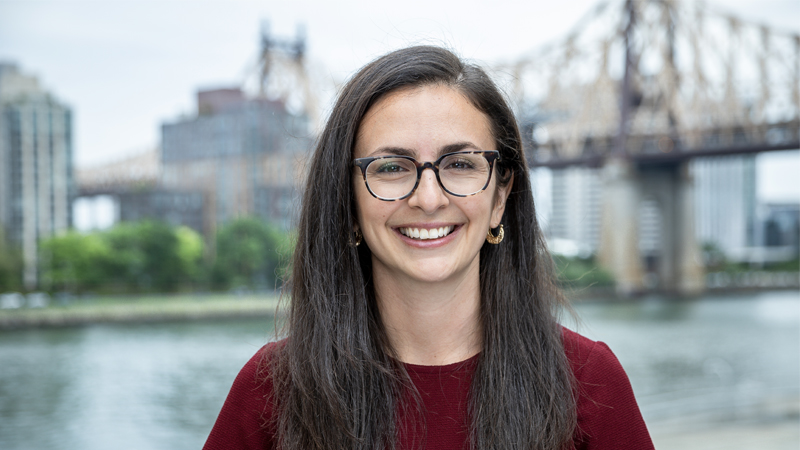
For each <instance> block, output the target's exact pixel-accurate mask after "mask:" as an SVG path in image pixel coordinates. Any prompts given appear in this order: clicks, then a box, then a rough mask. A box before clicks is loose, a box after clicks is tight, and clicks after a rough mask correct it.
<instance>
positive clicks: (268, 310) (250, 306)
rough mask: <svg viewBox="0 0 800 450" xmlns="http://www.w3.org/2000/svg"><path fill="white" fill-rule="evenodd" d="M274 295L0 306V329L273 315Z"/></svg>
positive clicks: (104, 299) (103, 299)
mask: <svg viewBox="0 0 800 450" xmlns="http://www.w3.org/2000/svg"><path fill="white" fill-rule="evenodd" d="M277 312H278V297H277V296H276V295H269V294H266V295H230V294H220V295H202V296H198V295H175V296H167V295H153V296H141V297H98V298H81V299H73V300H71V301H69V302H66V303H51V304H50V305H48V306H46V307H43V308H16V309H0V330H8V329H18V328H33V327H64V326H76V325H86V324H93V323H126V322H171V321H186V320H212V319H214V320H216V319H238V318H255V317H274V316H275V315H276V313H277Z"/></svg>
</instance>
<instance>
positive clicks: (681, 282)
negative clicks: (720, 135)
mask: <svg viewBox="0 0 800 450" xmlns="http://www.w3.org/2000/svg"><path fill="white" fill-rule="evenodd" d="M676 181H677V184H678V186H677V189H676V194H677V205H676V208H675V209H676V211H675V212H676V216H675V219H674V223H675V227H676V228H677V229H678V233H677V236H678V237H679V240H678V242H676V243H675V244H676V245H675V248H676V249H677V252H678V254H677V258H676V263H677V266H678V267H677V269H678V270H677V272H678V273H677V275H678V279H677V280H676V283H675V288H676V289H677V291H678V292H679V293H680V294H683V295H694V294H699V293H701V292H703V291H704V290H705V288H706V282H705V269H704V267H703V264H702V258H703V255H702V253H701V251H700V246H699V245H698V242H697V235H696V234H695V229H694V224H695V220H696V219H695V214H694V178H693V177H692V174H691V172H690V171H689V163H688V162H684V163H682V164H681V165H680V166H679V167H678V173H677V180H676Z"/></svg>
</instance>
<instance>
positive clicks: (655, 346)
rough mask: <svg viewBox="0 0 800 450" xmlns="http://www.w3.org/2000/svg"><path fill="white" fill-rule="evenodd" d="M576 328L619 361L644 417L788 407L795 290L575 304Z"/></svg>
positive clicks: (797, 325)
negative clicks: (578, 320)
mask: <svg viewBox="0 0 800 450" xmlns="http://www.w3.org/2000/svg"><path fill="white" fill-rule="evenodd" d="M577 309H578V311H579V314H580V315H581V318H582V319H583V322H584V326H583V327H580V328H579V329H580V331H581V332H583V333H584V334H586V335H587V336H589V337H592V338H596V339H601V340H603V341H605V342H607V343H608V344H609V345H610V346H611V348H612V349H613V350H614V352H615V353H616V354H617V356H618V357H619V359H620V361H622V363H623V366H625V368H626V370H627V371H628V375H629V376H630V378H631V382H632V384H633V386H634V389H635V391H636V393H637V397H638V399H639V402H640V404H641V406H642V410H643V413H644V415H645V419H646V420H648V422H659V421H675V422H681V424H682V425H684V426H687V427H692V426H695V427H701V426H705V425H707V424H708V422H719V421H728V420H742V419H756V418H757V419H759V420H763V419H768V418H781V417H786V416H787V415H788V416H796V415H797V414H798V408H799V406H798V401H799V400H800V386H799V383H800V381H799V380H800V294H798V293H797V292H792V291H785V292H770V293H758V294H750V295H727V296H716V297H713V296H708V297H705V298H703V299H700V300H675V299H669V298H659V297H653V298H648V299H646V300H644V301H642V302H632V303H611V304H607V303H606V304H596V303H584V304H581V305H578V308H577Z"/></svg>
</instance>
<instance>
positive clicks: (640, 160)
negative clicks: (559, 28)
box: [496, 0, 800, 293]
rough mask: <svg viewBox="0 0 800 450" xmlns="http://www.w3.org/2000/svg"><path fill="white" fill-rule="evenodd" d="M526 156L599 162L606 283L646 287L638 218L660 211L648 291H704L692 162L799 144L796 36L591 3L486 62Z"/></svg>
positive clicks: (719, 16)
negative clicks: (501, 87) (520, 48)
mask: <svg viewBox="0 0 800 450" xmlns="http://www.w3.org/2000/svg"><path fill="white" fill-rule="evenodd" d="M496 73H497V74H498V75H499V77H501V78H503V77H504V78H505V80H506V84H507V85H508V86H509V91H510V92H511V96H512V97H513V99H514V101H515V102H516V104H517V109H518V114H519V117H520V118H521V128H522V132H523V139H524V140H525V143H526V152H527V153H528V160H529V163H530V164H531V165H532V166H534V167H549V168H553V169H561V168H566V167H571V166H586V167H595V168H599V169H600V170H601V173H602V178H603V189H604V194H605V195H604V196H605V200H604V204H603V207H602V227H601V228H602V231H601V236H602V237H601V248H600V250H599V255H598V256H599V258H600V260H601V262H603V264H604V265H605V266H606V267H608V268H609V269H611V270H612V272H613V273H614V274H615V276H616V279H617V282H618V290H619V291H621V292H623V293H635V292H640V291H642V290H644V289H645V286H644V284H643V274H644V272H645V268H644V262H643V258H642V255H641V252H640V251H639V249H638V248H637V245H638V244H637V234H638V231H639V230H637V225H636V223H637V218H638V217H637V215H638V211H639V207H640V203H641V201H642V199H643V197H644V196H650V197H655V198H656V199H657V200H658V204H659V207H660V209H661V211H660V213H661V217H663V218H664V219H665V222H666V223H665V224H664V225H663V226H662V231H663V234H664V236H663V239H662V241H663V242H662V249H661V254H662V261H661V262H660V264H659V267H658V269H657V272H658V276H659V278H660V280H661V284H660V287H661V288H662V289H666V290H672V291H677V292H683V293H692V292H698V291H700V290H701V289H703V286H704V282H703V278H704V276H703V275H704V274H703V269H702V267H701V266H700V264H699V260H700V255H699V250H698V245H697V242H696V240H695V237H694V229H693V227H694V213H693V209H694V208H693V206H694V205H693V200H692V198H693V196H692V189H693V182H692V179H691V175H690V174H689V171H688V170H687V161H689V160H691V159H692V158H697V157H707V156H716V155H720V156H721V155H734V154H749V153H758V152H767V151H779V150H792V149H798V148H800V34H799V33H798V32H797V31H796V30H795V31H786V30H778V29H775V28H772V27H770V26H768V25H766V24H759V23H752V22H748V21H747V20H746V19H742V18H739V17H735V16H732V15H730V14H727V13H725V12H721V11H717V10H715V9H713V8H711V7H709V6H707V5H706V4H704V3H700V2H695V3H683V2H679V1H676V0H650V1H632V0H627V1H624V2H619V1H617V2H611V1H607V2H603V3H600V4H598V5H597V6H596V7H595V8H594V9H593V10H592V11H590V12H589V13H588V14H587V15H586V16H584V17H583V18H582V19H581V20H580V22H579V23H578V24H577V25H576V26H575V27H574V28H573V30H572V31H571V32H570V33H569V34H568V35H567V36H566V37H565V38H564V39H561V40H559V41H557V42H553V43H550V44H549V45H546V46H544V47H542V48H539V49H537V50H535V51H533V52H531V53H529V54H527V55H525V56H524V57H522V58H520V59H519V60H517V61H515V62H513V63H511V64H505V65H501V66H499V67H497V70H496Z"/></svg>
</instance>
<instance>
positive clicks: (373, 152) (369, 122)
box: [354, 85, 495, 159]
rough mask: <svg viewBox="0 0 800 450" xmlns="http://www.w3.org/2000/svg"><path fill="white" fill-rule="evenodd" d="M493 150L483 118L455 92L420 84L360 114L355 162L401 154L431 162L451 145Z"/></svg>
mask: <svg viewBox="0 0 800 450" xmlns="http://www.w3.org/2000/svg"><path fill="white" fill-rule="evenodd" d="M457 143H460V144H468V145H466V146H465V147H473V148H474V149H479V150H495V148H494V147H495V145H494V138H493V136H492V134H491V126H490V122H489V119H488V117H487V116H486V115H485V114H484V113H482V112H481V111H479V110H478V109H477V108H475V106H473V105H472V103H471V102H470V101H469V100H468V99H467V98H466V97H465V96H464V95H463V94H462V93H460V92H459V91H457V90H455V89H453V88H450V87H447V86H444V85H424V86H420V87H414V88H408V89H402V90H399V91H395V92H392V93H389V94H387V95H386V96H385V97H383V98H381V99H380V100H379V101H378V102H376V103H375V104H374V105H373V106H372V107H371V108H370V109H369V110H368V111H367V113H366V114H365V115H364V118H363V119H362V120H361V124H360V125H359V129H358V134H357V136H356V142H355V151H354V153H355V155H354V157H356V158H361V157H365V156H377V155H381V154H391V153H396V151H395V150H397V149H402V150H403V153H408V154H410V155H412V156H417V157H421V158H425V159H430V158H432V157H434V156H435V155H438V154H440V153H441V152H442V151H443V149H445V148H446V147H448V146H452V145H453V144H457Z"/></svg>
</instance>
